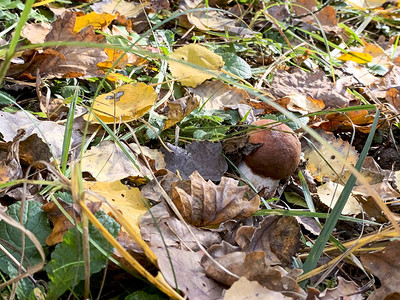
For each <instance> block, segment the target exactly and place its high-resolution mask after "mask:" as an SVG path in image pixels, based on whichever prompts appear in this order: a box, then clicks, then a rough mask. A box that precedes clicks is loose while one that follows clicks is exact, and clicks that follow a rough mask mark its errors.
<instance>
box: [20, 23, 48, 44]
mask: <svg viewBox="0 0 400 300" xmlns="http://www.w3.org/2000/svg"><path fill="white" fill-rule="evenodd" d="M50 29H51V26H50V24H48V23H44V22H42V23H40V24H35V23H29V24H25V26H24V28H23V29H22V32H21V35H22V36H23V37H24V38H26V39H28V41H30V42H31V43H32V44H40V43H44V40H45V38H46V35H47V34H48V33H49V32H50Z"/></svg>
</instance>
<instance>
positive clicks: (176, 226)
mask: <svg viewBox="0 0 400 300" xmlns="http://www.w3.org/2000/svg"><path fill="white" fill-rule="evenodd" d="M154 222H157V226H156V224H155V223H154ZM188 226H189V227H190V229H191V231H192V232H193V233H194V235H195V236H196V238H197V240H198V241H199V243H200V244H201V245H202V246H203V247H205V248H208V247H210V246H211V245H213V244H218V243H220V242H221V237H220V235H219V234H218V233H216V232H212V231H210V230H206V229H199V228H196V227H194V226H191V225H188ZM160 231H161V233H160ZM140 233H141V236H142V238H143V240H145V241H146V242H148V244H149V246H150V247H153V248H154V247H156V248H164V243H165V245H166V246H167V247H168V249H172V248H177V249H182V250H192V251H199V250H200V248H199V245H198V244H197V242H196V240H195V239H194V237H193V236H192V235H191V234H190V232H189V231H188V230H187V228H186V226H185V225H184V224H183V223H182V222H181V221H179V220H178V219H177V218H176V217H174V216H173V214H171V213H170V211H169V209H168V208H167V205H166V204H165V202H161V203H160V204H157V205H155V206H154V207H152V208H151V214H150V213H149V212H147V213H146V214H145V215H144V216H143V217H142V219H141V220H140ZM161 234H162V237H161Z"/></svg>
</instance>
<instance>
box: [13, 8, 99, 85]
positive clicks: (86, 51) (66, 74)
mask: <svg viewBox="0 0 400 300" xmlns="http://www.w3.org/2000/svg"><path fill="white" fill-rule="evenodd" d="M75 21H76V15H75V13H74V12H72V11H66V12H64V13H63V15H62V16H61V17H59V18H57V20H56V21H54V22H53V24H52V29H51V30H50V32H49V33H48V34H47V36H46V38H45V42H62V41H66V42H78V41H79V42H81V43H104V42H105V37H104V36H103V35H100V34H96V33H95V32H94V29H93V28H92V27H86V28H84V29H83V30H82V31H80V32H79V33H75V32H74V26H75ZM22 58H23V60H24V64H21V65H20V64H14V65H12V66H11V68H10V69H9V71H8V73H7V75H8V76H11V77H22V76H24V77H28V78H29V79H32V78H35V77H36V72H37V70H39V75H40V76H41V77H42V78H43V77H46V78H49V77H50V78H51V77H57V78H75V77H80V78H88V77H97V76H102V75H103V74H104V73H103V71H101V70H100V69H99V68H98V67H97V63H99V62H102V61H105V60H107V55H106V53H105V52H104V50H102V49H99V48H90V47H72V46H54V47H45V48H43V50H27V51H25V52H24V53H23V54H22Z"/></svg>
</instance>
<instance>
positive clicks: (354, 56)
mask: <svg viewBox="0 0 400 300" xmlns="http://www.w3.org/2000/svg"><path fill="white" fill-rule="evenodd" d="M339 59H340V60H343V61H349V60H351V61H354V62H356V63H359V64H366V63H368V62H370V61H371V60H372V56H371V54H368V53H362V52H355V51H350V52H348V53H346V54H343V55H341V56H340V57H339Z"/></svg>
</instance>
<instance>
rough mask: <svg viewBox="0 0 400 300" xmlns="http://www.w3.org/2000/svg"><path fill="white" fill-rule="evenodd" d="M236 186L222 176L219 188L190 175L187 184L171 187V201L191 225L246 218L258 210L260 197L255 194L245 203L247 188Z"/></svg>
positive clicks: (230, 179)
mask: <svg viewBox="0 0 400 300" xmlns="http://www.w3.org/2000/svg"><path fill="white" fill-rule="evenodd" d="M238 183H239V182H238V181H237V180H234V179H232V178H227V177H222V178H221V182H220V183H219V185H215V184H214V183H213V182H212V181H205V180H204V179H203V177H201V175H200V174H199V173H198V172H197V171H195V172H193V174H192V175H190V181H183V182H178V183H176V184H174V186H173V188H172V201H174V203H175V205H176V206H177V207H178V209H179V211H180V212H181V214H182V216H183V218H184V219H185V221H186V222H188V223H189V224H192V225H194V226H207V225H215V224H220V223H222V222H224V221H228V220H230V219H234V218H247V217H250V216H251V215H252V214H253V213H255V212H256V211H257V209H258V207H259V205H260V197H259V196H258V195H256V196H255V197H253V199H251V200H250V201H248V200H247V199H245V198H244V195H245V193H246V192H247V191H248V187H247V186H238Z"/></svg>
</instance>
